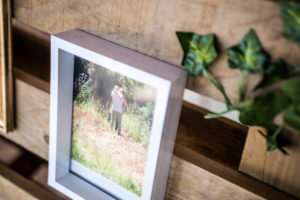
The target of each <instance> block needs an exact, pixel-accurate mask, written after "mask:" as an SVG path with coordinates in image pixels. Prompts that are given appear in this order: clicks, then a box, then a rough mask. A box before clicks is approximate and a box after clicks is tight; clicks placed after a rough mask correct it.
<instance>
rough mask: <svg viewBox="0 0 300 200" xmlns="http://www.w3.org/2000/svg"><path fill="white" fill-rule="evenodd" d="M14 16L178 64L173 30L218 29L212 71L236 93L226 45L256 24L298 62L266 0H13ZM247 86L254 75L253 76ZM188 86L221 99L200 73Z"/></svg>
mask: <svg viewBox="0 0 300 200" xmlns="http://www.w3.org/2000/svg"><path fill="white" fill-rule="evenodd" d="M14 16H15V17H16V18H17V19H18V20H20V21H22V22H25V23H26V24H29V25H31V26H33V27H35V28H37V29H40V30H43V31H45V32H48V33H51V34H53V33H57V32H61V31H66V30H69V29H74V28H79V29H82V30H85V31H87V32H90V33H92V34H95V35H98V36H101V37H103V38H106V39H108V40H111V41H113V42H116V43H119V44H121V45H124V46H126V47H129V48H131V49H134V50H137V51H139V52H142V53H145V54H147V55H150V56H153V57H156V58H159V59H162V60H165V61H167V62H170V63H173V64H177V65H180V63H181V59H182V55H183V54H182V50H181V47H180V45H179V42H178V41H177V38H176V36H175V31H193V32H197V33H199V34H207V33H210V32H213V33H215V34H216V35H217V38H218V44H219V46H220V56H219V58H218V59H217V61H216V62H215V63H213V65H212V66H211V68H210V69H211V72H212V74H213V76H214V77H215V78H216V79H217V80H218V81H219V82H220V83H222V84H223V85H224V86H225V90H226V92H227V93H228V94H229V97H230V98H233V99H236V98H237V83H238V76H239V72H238V71H236V70H231V69H229V68H228V65H227V58H226V54H225V52H224V50H225V49H226V48H228V47H230V46H231V45H233V44H235V43H237V42H238V41H239V40H240V39H241V38H242V37H243V35H244V34H245V33H246V32H247V31H248V30H249V28H254V29H255V30H256V31H257V34H258V36H259V38H260V39H261V42H262V45H263V46H264V48H265V49H266V50H267V51H268V52H269V53H270V54H271V56H272V57H273V58H280V57H282V58H284V59H286V60H287V61H288V62H289V63H291V64H298V65H299V64H300V57H299V56H298V55H299V54H300V47H299V46H296V45H295V44H293V43H291V42H290V41H288V40H286V39H285V38H283V37H282V36H281V31H282V21H281V18H280V13H279V7H278V4H277V3H276V2H274V1H269V0H248V1H245V0H173V1H170V0H160V1H159V0H115V1H106V0H14ZM251 80H252V82H251V83H249V84H248V86H246V87H251V86H253V85H254V84H255V82H256V81H257V77H251ZM187 87H188V88H189V89H191V90H194V91H196V92H199V93H201V94H203V95H206V96H210V97H213V98H214V99H216V100H220V101H221V100H222V97H221V96H220V95H219V93H217V92H216V90H215V89H214V88H213V87H212V86H211V85H210V84H209V83H208V82H207V81H206V80H205V79H203V78H202V77H198V78H192V77H190V79H189V82H188V86H187Z"/></svg>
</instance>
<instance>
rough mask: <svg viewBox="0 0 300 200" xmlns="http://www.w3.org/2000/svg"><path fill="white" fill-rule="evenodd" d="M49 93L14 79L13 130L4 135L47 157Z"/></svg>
mask: <svg viewBox="0 0 300 200" xmlns="http://www.w3.org/2000/svg"><path fill="white" fill-rule="evenodd" d="M49 103H50V102H49V94H48V93H46V92H43V91H41V90H38V89H36V88H34V87H33V86H31V85H28V84H26V83H24V82H22V81H19V80H16V106H17V108H16V116H17V119H16V120H17V124H16V128H15V130H14V131H12V132H9V133H8V134H7V135H5V137H7V138H8V139H10V140H12V141H14V142H16V143H18V144H20V145H21V146H23V147H24V148H26V149H28V150H30V151H32V152H33V153H35V154H37V155H39V156H40V157H42V158H44V159H46V160H47V158H48V135H49Z"/></svg>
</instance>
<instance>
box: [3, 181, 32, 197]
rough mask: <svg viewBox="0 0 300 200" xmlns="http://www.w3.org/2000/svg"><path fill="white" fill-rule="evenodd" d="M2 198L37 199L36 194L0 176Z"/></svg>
mask: <svg viewBox="0 0 300 200" xmlns="http://www.w3.org/2000/svg"><path fill="white" fill-rule="evenodd" d="M0 194H1V196H0V200H15V199H20V200H37V198H35V197H34V196H32V195H31V194H29V193H28V192H26V191H24V190H23V189H22V188H20V187H18V186H16V185H15V184H14V183H12V182H10V181H9V180H7V179H5V178H4V177H3V176H0Z"/></svg>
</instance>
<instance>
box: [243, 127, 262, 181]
mask: <svg viewBox="0 0 300 200" xmlns="http://www.w3.org/2000/svg"><path fill="white" fill-rule="evenodd" d="M258 130H262V131H263V132H264V133H266V130H264V129H263V128H259V127H251V128H249V132H248V135H247V139H246V142H245V147H244V150H243V154H242V159H241V162H240V165H239V170H240V171H242V172H245V173H247V174H248V175H250V176H252V177H254V178H256V179H258V180H262V179H263V175H264V174H263V171H264V169H263V168H264V165H265V160H266V140H265V138H263V137H262V136H261V135H258V132H257V131H258ZM254 136H255V137H254Z"/></svg>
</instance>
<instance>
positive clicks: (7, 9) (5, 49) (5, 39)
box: [0, 0, 14, 133]
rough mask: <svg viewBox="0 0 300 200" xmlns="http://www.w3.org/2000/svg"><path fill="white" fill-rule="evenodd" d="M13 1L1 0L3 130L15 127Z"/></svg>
mask: <svg viewBox="0 0 300 200" xmlns="http://www.w3.org/2000/svg"><path fill="white" fill-rule="evenodd" d="M11 15H12V9H11V1H10V0H1V1H0V121H1V127H0V128H1V131H2V132H4V133H6V132H7V131H9V130H12V128H13V125H14V124H13V85H12V31H11Z"/></svg>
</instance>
